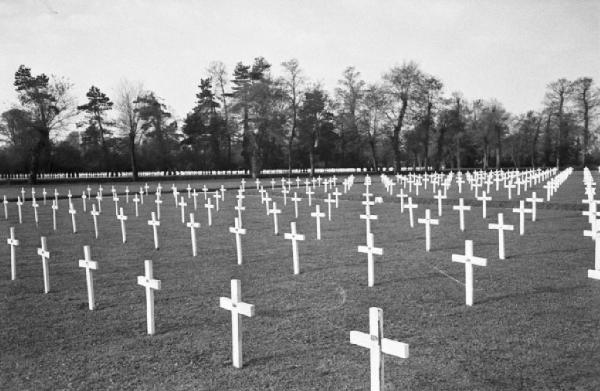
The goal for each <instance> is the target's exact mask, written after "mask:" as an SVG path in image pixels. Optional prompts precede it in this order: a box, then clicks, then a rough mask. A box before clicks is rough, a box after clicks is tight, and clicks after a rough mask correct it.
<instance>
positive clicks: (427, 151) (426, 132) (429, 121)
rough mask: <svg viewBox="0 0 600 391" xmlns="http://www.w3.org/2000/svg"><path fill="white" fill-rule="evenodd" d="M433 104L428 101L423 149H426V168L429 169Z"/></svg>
mask: <svg viewBox="0 0 600 391" xmlns="http://www.w3.org/2000/svg"><path fill="white" fill-rule="evenodd" d="M432 106H433V104H432V103H431V102H429V103H427V116H426V118H425V140H424V143H423V144H424V145H423V147H424V148H423V149H424V151H425V170H427V166H428V165H429V128H430V124H431V107H432Z"/></svg>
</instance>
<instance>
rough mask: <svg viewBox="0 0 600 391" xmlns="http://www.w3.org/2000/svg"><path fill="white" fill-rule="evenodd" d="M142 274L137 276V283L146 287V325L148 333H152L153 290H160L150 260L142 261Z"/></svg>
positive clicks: (159, 284)
mask: <svg viewBox="0 0 600 391" xmlns="http://www.w3.org/2000/svg"><path fill="white" fill-rule="evenodd" d="M144 272H145V273H144V275H143V276H138V278H137V283H138V285H141V286H143V287H144V288H146V325H147V329H148V334H150V335H153V334H154V332H155V328H154V291H155V290H160V288H161V283H160V280H157V279H155V278H154V276H153V273H152V261H150V260H145V261H144Z"/></svg>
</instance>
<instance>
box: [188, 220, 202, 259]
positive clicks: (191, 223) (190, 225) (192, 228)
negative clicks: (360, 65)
mask: <svg viewBox="0 0 600 391" xmlns="http://www.w3.org/2000/svg"><path fill="white" fill-rule="evenodd" d="M186 226H187V227H188V228H189V229H190V234H191V237H192V256H194V257H195V256H196V253H197V251H196V228H200V223H197V222H196V221H195V220H194V214H193V213H190V221H189V223H187V224H186Z"/></svg>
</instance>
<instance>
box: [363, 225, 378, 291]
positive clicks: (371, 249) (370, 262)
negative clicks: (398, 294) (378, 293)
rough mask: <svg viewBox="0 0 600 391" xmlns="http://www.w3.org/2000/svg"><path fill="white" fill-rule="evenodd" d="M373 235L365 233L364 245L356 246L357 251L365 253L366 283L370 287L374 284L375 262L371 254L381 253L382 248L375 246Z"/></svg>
mask: <svg viewBox="0 0 600 391" xmlns="http://www.w3.org/2000/svg"><path fill="white" fill-rule="evenodd" d="M374 241H375V239H374V237H373V234H372V233H369V234H368V235H367V245H366V246H358V252H359V253H364V254H367V269H368V276H367V278H368V284H369V286H370V287H372V286H373V285H374V284H375V262H374V259H373V254H375V255H383V248H380V247H375V244H374Z"/></svg>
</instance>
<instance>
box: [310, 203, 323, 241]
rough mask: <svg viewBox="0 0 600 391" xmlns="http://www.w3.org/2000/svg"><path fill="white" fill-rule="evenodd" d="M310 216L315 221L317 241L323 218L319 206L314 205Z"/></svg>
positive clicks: (319, 236) (319, 237)
mask: <svg viewBox="0 0 600 391" xmlns="http://www.w3.org/2000/svg"><path fill="white" fill-rule="evenodd" d="M310 216H311V217H314V218H315V219H317V240H321V218H322V217H325V213H322V212H321V207H320V206H319V204H317V205H315V211H314V212H312V213H311V214H310Z"/></svg>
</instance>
